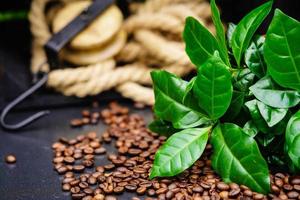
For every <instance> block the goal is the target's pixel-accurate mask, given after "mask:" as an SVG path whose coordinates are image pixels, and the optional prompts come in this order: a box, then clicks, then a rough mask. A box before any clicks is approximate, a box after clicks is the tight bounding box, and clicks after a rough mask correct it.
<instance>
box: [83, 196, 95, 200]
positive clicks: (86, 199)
mask: <svg viewBox="0 0 300 200" xmlns="http://www.w3.org/2000/svg"><path fill="white" fill-rule="evenodd" d="M82 200H93V197H92V196H85V197H83V198H82Z"/></svg>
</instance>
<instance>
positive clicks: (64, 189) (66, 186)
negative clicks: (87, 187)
mask: <svg viewBox="0 0 300 200" xmlns="http://www.w3.org/2000/svg"><path fill="white" fill-rule="evenodd" d="M70 189H71V185H70V184H68V183H65V184H63V185H62V190H63V191H69V190H70Z"/></svg>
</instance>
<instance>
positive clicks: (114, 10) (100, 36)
mask: <svg viewBox="0 0 300 200" xmlns="http://www.w3.org/2000/svg"><path fill="white" fill-rule="evenodd" d="M91 2H92V1H75V2H72V3H68V4H66V5H65V6H64V7H63V8H62V9H61V10H59V11H58V13H57V15H56V16H55V18H54V19H53V24H52V28H53V32H55V33H56V32H58V31H59V30H61V29H62V28H63V27H64V26H66V25H67V24H68V23H69V22H70V21H71V20H73V19H74V18H75V17H76V16H77V15H79V14H80V13H81V12H82V11H83V10H84V9H85V8H87V7H88V6H89V5H90V4H91ZM122 22H123V16H122V13H121V11H120V9H119V8H118V7H117V6H115V5H112V6H111V7H109V8H108V9H107V10H105V11H104V12H103V13H102V14H101V15H100V16H98V17H97V18H96V19H95V20H94V21H93V22H92V23H91V24H90V25H89V26H88V27H87V28H85V29H84V30H83V31H82V32H81V33H79V34H78V35H77V36H76V37H75V38H74V39H72V41H71V42H70V47H71V48H72V49H78V50H88V49H93V48H97V47H101V46H103V45H104V44H105V43H107V42H108V41H109V40H110V39H111V38H112V37H114V36H115V35H116V34H117V33H118V31H119V30H120V28H121V25H122Z"/></svg>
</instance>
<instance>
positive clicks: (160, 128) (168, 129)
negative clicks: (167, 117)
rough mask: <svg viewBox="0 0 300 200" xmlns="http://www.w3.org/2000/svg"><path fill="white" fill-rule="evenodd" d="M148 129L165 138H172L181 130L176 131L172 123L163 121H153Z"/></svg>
mask: <svg viewBox="0 0 300 200" xmlns="http://www.w3.org/2000/svg"><path fill="white" fill-rule="evenodd" d="M148 128H149V129H150V130H151V131H153V132H155V133H158V134H159V135H163V136H167V137H169V136H171V135H172V134H174V133H176V132H178V131H180V130H179V129H175V128H174V127H173V126H172V124H171V123H170V122H166V121H164V120H162V119H156V120H154V121H152V122H151V123H150V124H149V126H148Z"/></svg>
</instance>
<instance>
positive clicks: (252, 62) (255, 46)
mask: <svg viewBox="0 0 300 200" xmlns="http://www.w3.org/2000/svg"><path fill="white" fill-rule="evenodd" d="M264 42H265V38H264V37H263V36H258V37H255V38H254V39H253V41H252V42H251V44H250V46H249V47H248V49H246V51H245V62H246V65H247V66H248V67H249V69H250V70H251V71H252V72H253V73H254V74H255V75H256V76H257V77H258V78H262V77H263V76H265V75H266V71H267V66H266V63H265V60H264V57H263V56H264V52H263V51H264Z"/></svg>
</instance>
